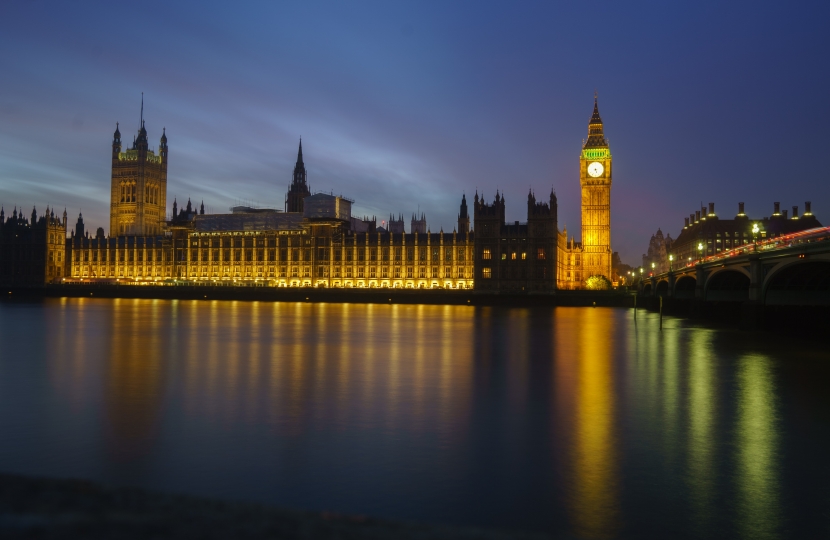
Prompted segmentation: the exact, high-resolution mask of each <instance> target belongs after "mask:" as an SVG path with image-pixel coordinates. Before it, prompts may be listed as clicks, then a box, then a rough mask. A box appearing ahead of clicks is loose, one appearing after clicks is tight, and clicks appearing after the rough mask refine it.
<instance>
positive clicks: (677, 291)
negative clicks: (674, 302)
mask: <svg viewBox="0 0 830 540" xmlns="http://www.w3.org/2000/svg"><path fill="white" fill-rule="evenodd" d="M696 287H697V279H695V276H693V275H691V274H684V275H682V276H680V277H678V278H677V281H675V282H674V297H675V298H694V297H695V288H696Z"/></svg>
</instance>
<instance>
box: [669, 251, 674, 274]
mask: <svg viewBox="0 0 830 540" xmlns="http://www.w3.org/2000/svg"><path fill="white" fill-rule="evenodd" d="M672 261H674V255H672V254H671V253H670V254H669V272H671V271H672Z"/></svg>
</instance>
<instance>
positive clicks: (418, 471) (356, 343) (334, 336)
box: [0, 299, 830, 539]
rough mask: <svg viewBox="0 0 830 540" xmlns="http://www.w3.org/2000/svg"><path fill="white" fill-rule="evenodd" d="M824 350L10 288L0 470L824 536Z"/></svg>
mask: <svg viewBox="0 0 830 540" xmlns="http://www.w3.org/2000/svg"><path fill="white" fill-rule="evenodd" d="M829 383H830V352H828V348H827V346H826V345H825V344H822V343H806V344H805V343H797V344H796V343H793V342H791V341H790V340H788V339H786V338H783V337H778V336H775V335H764V336H758V335H756V334H745V333H741V332H737V331H730V330H719V329H711V328H706V327H701V326H695V325H693V324H692V323H689V322H687V321H683V320H679V319H671V318H669V319H664V325H663V330H662V331H660V330H659V326H658V319H657V316H656V315H655V314H652V313H648V312H644V311H640V312H639V313H638V315H637V318H636V319H635V317H634V312H633V311H632V310H626V309H612V308H595V309H592V308H545V309H518V308H516V309H508V308H486V307H468V306H419V305H372V304H366V305H364V304H310V303H266V302H235V301H166V300H123V299H122V300H104V299H101V300H99V299H46V300H38V301H32V302H8V301H6V302H0V434H2V436H0V471H2V472H11V473H21V474H29V475H37V476H51V477H63V478H83V479H90V480H94V481H99V482H103V483H105V484H108V485H113V486H139V487H144V488H149V489H154V490H163V491H169V492H181V493H190V494H196V495H202V496H209V497H219V498H225V499H234V500H245V501H255V502H263V503H267V504H272V505H278V506H282V507H289V508H296V509H307V510H314V511H324V510H325V511H333V512H339V513H345V514H357V515H366V516H372V517H379V518H389V519H397V520H407V521H419V522H427V523H446V524H453V525H469V526H478V527H488V528H489V527H495V528H504V529H519V530H529V531H539V532H545V533H549V534H550V535H551V536H553V537H554V538H640V537H663V538H747V539H749V538H753V539H754V538H779V537H781V538H783V537H792V538H813V537H816V538H817V537H826V536H824V535H830V466H828V457H827V456H828V453H829V452H830V429H828V428H829V427H830V391H828V385H829Z"/></svg>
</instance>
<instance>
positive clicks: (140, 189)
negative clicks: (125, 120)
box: [110, 96, 167, 236]
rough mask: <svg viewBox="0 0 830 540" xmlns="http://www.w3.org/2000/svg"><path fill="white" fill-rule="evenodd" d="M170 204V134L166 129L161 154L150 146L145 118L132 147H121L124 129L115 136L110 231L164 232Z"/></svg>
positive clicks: (123, 232)
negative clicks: (168, 172)
mask: <svg viewBox="0 0 830 540" xmlns="http://www.w3.org/2000/svg"><path fill="white" fill-rule="evenodd" d="M166 208H167V134H166V130H164V131H162V135H161V140H160V141H159V148H158V155H156V153H155V152H154V151H153V150H151V149H150V147H149V144H148V142H147V130H146V129H145V128H144V98H143V96H142V98H141V120H140V123H139V130H138V136H137V137H136V138H134V140H133V146H132V148H129V149H127V151H126V152H122V151H121V131H119V129H118V123H116V124H115V133H114V134H113V136H112V183H111V191H110V235H113V236H124V235H128V236H132V235H136V236H147V235H158V234H161V233H162V228H163V226H164V221H165V219H166Z"/></svg>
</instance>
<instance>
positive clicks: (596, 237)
mask: <svg viewBox="0 0 830 540" xmlns="http://www.w3.org/2000/svg"><path fill="white" fill-rule="evenodd" d="M579 183H580V186H581V187H582V243H581V255H580V258H581V263H582V269H581V270H580V271H579V273H580V280H579V281H584V280H585V279H588V277H590V276H605V277H606V278H608V280H609V281H612V280H613V276H612V273H611V255H612V253H611V150H610V149H609V147H608V141H607V140H606V139H605V134H604V130H603V125H602V118H600V116H599V108H598V106H597V100H596V96H594V112H593V114H592V115H591V120H590V121H589V122H588V139H587V140H586V141H585V143H584V144H583V145H582V154H581V155H580V158H579Z"/></svg>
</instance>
